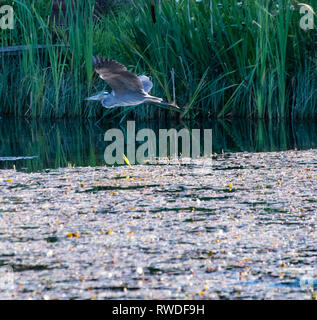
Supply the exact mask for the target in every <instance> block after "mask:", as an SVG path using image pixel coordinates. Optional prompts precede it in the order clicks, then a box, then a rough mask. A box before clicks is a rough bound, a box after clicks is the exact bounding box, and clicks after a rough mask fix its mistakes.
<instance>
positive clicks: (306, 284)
mask: <svg viewBox="0 0 317 320" xmlns="http://www.w3.org/2000/svg"><path fill="white" fill-rule="evenodd" d="M196 161H197V163H194V165H191V166H189V165H186V164H185V165H159V166H155V165H150V166H149V165H139V166H134V165H131V166H125V165H124V166H120V167H106V166H103V167H86V168H82V167H77V168H61V169H57V170H53V169H52V170H50V171H49V172H39V173H31V174H28V173H24V172H19V171H16V170H1V171H0V203H1V209H0V211H1V214H0V242H1V252H0V267H1V266H4V265H9V266H12V268H13V271H14V284H15V286H14V290H12V291H10V292H6V293H5V292H3V291H1V288H0V298H1V296H2V295H3V294H10V298H11V299H38V298H45V299H91V298H94V299H105V298H117V299H196V298H199V299H211V298H212V299H312V298H313V297H314V296H315V295H316V290H317V287H316V283H317V275H316V270H315V261H316V246H317V237H316V232H315V226H316V219H317V216H316V213H317V202H316V196H315V195H316V193H317V184H316V181H317V150H307V151H287V152H269V153H246V152H245V153H235V154H223V155H218V156H217V157H216V158H214V159H212V160H211V159H209V160H205V161H204V164H205V165H207V164H209V165H208V166H207V167H208V169H207V170H208V173H209V174H208V175H205V174H204V173H203V172H204V170H206V169H205V168H206V167H204V166H203V165H202V164H201V163H200V162H199V160H196ZM208 162H210V163H208ZM232 163H235V164H236V166H237V167H240V166H242V165H243V166H244V170H240V169H234V168H231V169H230V170H221V169H226V168H228V167H231V166H232ZM213 167H215V168H217V169H218V170H213ZM127 176H129V178H128V179H127V178H126V177H127ZM8 177H10V179H11V181H12V182H10V183H8V182H7V181H6V180H8ZM134 178H137V179H134ZM154 181H155V184H153V182H154ZM34 183H36V185H35V184H34ZM18 184H19V185H34V186H36V187H34V188H33V187H32V188H28V189H25V188H11V187H12V185H18ZM267 186H270V188H267ZM229 189H232V191H231V192H229ZM85 190H87V191H92V190H93V192H83V191H85ZM17 199H21V201H17Z"/></svg>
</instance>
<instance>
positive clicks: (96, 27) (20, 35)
mask: <svg viewBox="0 0 317 320" xmlns="http://www.w3.org/2000/svg"><path fill="white" fill-rule="evenodd" d="M13 2H14V5H15V10H16V11H17V12H16V16H17V17H18V19H17V21H16V24H17V27H16V28H15V30H13V31H10V32H8V30H5V31H2V32H4V33H3V35H4V36H3V37H1V39H0V42H1V45H2V46H7V45H16V44H27V45H28V46H29V49H28V50H27V51H25V52H23V54H22V55H20V56H4V55H2V57H0V60H1V61H0V65H1V66H2V69H3V71H2V72H1V73H0V78H1V79H0V80H1V83H0V97H1V98H2V101H4V103H3V104H2V106H0V112H1V113H2V114H14V115H20V116H23V115H32V116H40V117H52V118H56V117H65V116H68V117H72V116H85V117H95V116H98V117H100V115H101V114H103V116H106V117H110V118H114V117H118V118H121V119H123V118H126V117H129V116H131V117H132V116H133V117H134V118H138V119H143V120H145V119H153V118H158V117H160V118H164V117H166V116H167V117H174V116H176V115H177V114H175V113H172V112H166V111H165V110H164V109H160V108H157V107H155V106H151V107H150V106H138V107H137V108H135V107H131V108H124V109H114V110H105V109H102V108H101V107H100V105H92V104H91V103H90V104H86V103H83V98H84V97H85V96H87V95H89V94H90V93H92V92H94V91H99V90H101V89H103V88H104V86H105V85H104V83H103V82H102V81H101V80H100V79H98V78H97V77H96V76H95V75H94V74H93V70H92V64H91V60H92V59H91V57H92V55H93V54H95V55H102V56H107V57H110V58H114V59H116V60H118V61H120V62H121V63H123V64H125V65H126V66H127V67H128V68H129V69H130V70H131V71H133V72H136V73H138V74H141V73H144V74H147V75H149V76H150V77H151V78H152V80H153V82H154V88H153V92H152V93H153V94H154V95H158V96H162V97H163V98H164V99H165V100H168V101H171V100H172V99H173V93H172V88H173V86H172V82H171V71H172V69H174V70H175V85H176V88H175V89H176V98H177V103H178V104H179V105H181V106H183V107H184V109H185V112H184V114H185V115H184V116H185V118H188V119H195V118H204V119H206V118H216V117H218V118H223V117H243V118H248V117H249V118H270V119H271V118H288V117H293V118H308V117H314V116H316V105H317V104H316V99H317V98H316V97H317V92H316V91H317V87H316V81H317V49H316V46H315V45H314V44H315V43H316V40H317V33H316V30H307V31H304V30H302V29H301V28H300V27H299V21H300V18H301V15H300V14H299V6H298V3H297V1H292V0H270V1H267V0H246V1H243V2H233V1H231V0H222V1H221V2H220V1H219V2H216V1H210V0H202V1H199V2H198V1H195V0H179V1H173V0H170V1H153V3H155V13H156V23H155V24H154V23H153V21H152V16H151V7H150V5H151V2H150V1H146V0H139V1H133V0H129V1H128V0H126V1H122V3H121V5H120V10H115V11H113V12H110V13H109V14H107V15H105V16H104V15H102V16H99V17H97V18H96V17H94V15H93V12H92V6H93V3H94V2H95V1H94V0H90V1H85V2H79V5H78V7H77V8H74V10H76V12H75V13H76V14H75V15H76V19H73V18H72V17H73V16H74V13H73V9H72V7H71V6H69V8H68V10H67V15H68V18H69V19H70V20H69V21H70V25H69V27H68V28H66V27H59V28H57V27H52V25H51V23H50V19H49V15H48V12H49V11H50V6H51V3H50V2H47V1H31V4H29V1H22V0H20V1H18V0H16V1H13ZM26 3H27V4H26ZM306 3H308V4H310V5H312V6H314V4H313V1H312V0H310V1H306ZM211 4H212V5H211ZM315 22H316V24H317V19H315ZM0 32H1V31H0ZM55 38H57V40H56V39H55ZM53 40H54V41H53ZM54 42H57V43H59V44H65V47H62V48H56V47H52V46H51V44H52V43H54ZM37 44H46V45H47V47H48V49H47V50H38V49H34V46H35V45H37Z"/></svg>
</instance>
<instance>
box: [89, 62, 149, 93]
mask: <svg viewBox="0 0 317 320" xmlns="http://www.w3.org/2000/svg"><path fill="white" fill-rule="evenodd" d="M93 64H94V68H95V71H96V72H97V73H98V74H99V76H100V78H101V79H103V80H105V81H106V82H107V83H108V84H109V86H110V87H111V88H112V90H113V91H114V92H115V94H116V95H117V94H121V93H122V94H123V93H127V92H140V93H141V92H142V91H143V85H142V82H141V80H140V79H139V78H138V77H137V76H136V75H135V74H133V73H132V72H130V71H128V69H127V68H126V67H125V66H124V65H122V64H121V63H119V62H117V61H115V60H111V59H103V58H98V57H96V58H94V60H93Z"/></svg>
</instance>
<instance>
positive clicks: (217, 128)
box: [0, 119, 317, 172]
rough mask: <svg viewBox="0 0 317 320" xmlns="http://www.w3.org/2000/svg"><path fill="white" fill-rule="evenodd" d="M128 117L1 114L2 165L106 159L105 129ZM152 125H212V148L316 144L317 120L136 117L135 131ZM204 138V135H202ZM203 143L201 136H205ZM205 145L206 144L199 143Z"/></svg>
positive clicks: (32, 166) (38, 166)
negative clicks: (185, 120) (36, 118)
mask: <svg viewBox="0 0 317 320" xmlns="http://www.w3.org/2000/svg"><path fill="white" fill-rule="evenodd" d="M126 126H127V123H126V122H125V123H122V125H121V124H118V123H116V122H103V123H101V122H100V123H95V122H93V121H78V120H72V121H55V122H49V121H28V120H16V119H0V169H12V168H13V166H15V167H16V169H17V170H23V171H27V172H34V171H40V170H43V169H47V168H60V167H67V166H70V165H72V166H96V165H105V160H104V151H105V148H106V146H107V142H105V141H104V135H105V132H106V131H107V130H108V129H111V128H119V129H120V130H121V131H122V132H123V133H124V134H125V135H126ZM142 128H150V129H152V130H153V131H154V132H155V134H156V135H157V136H158V131H159V129H160V128H163V129H170V128H175V129H177V130H178V131H179V130H180V129H182V128H188V129H189V130H192V129H204V128H205V129H212V151H213V152H215V153H222V152H243V151H249V152H268V151H285V150H290V149H299V150H305V149H310V148H317V125H316V123H315V122H294V123H292V124H286V123H285V122H271V123H266V122H264V121H245V120H244V121H242V120H235V121H215V122H209V123H203V124H202V123H200V122H196V123H195V122H193V123H186V124H185V123H168V124H167V123H164V122H150V123H136V131H138V130H140V129H142ZM201 140H202V138H201ZM201 144H203V141H201ZM201 150H203V148H202V147H201Z"/></svg>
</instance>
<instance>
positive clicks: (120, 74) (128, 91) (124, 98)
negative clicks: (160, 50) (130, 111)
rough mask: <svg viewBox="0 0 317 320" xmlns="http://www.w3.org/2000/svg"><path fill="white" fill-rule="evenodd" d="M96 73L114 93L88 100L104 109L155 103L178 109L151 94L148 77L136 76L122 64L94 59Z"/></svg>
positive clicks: (104, 93)
mask: <svg viewBox="0 0 317 320" xmlns="http://www.w3.org/2000/svg"><path fill="white" fill-rule="evenodd" d="M93 65H94V69H95V71H96V72H97V73H98V74H99V76H100V78H101V79H103V80H105V81H106V82H107V83H108V85H109V86H110V87H111V88H112V90H113V91H112V92H111V93H108V92H102V93H100V94H98V95H96V96H92V97H89V98H87V99H86V100H99V101H101V103H102V105H103V107H105V108H113V107H119V106H121V107H124V106H135V105H138V104H141V103H154V104H157V105H164V106H171V107H175V108H178V106H177V105H176V104H174V103H165V102H162V101H163V99H161V98H158V97H154V96H151V95H150V94H149V92H150V90H151V89H152V87H153V83H152V82H151V81H150V79H149V78H148V77H147V76H144V75H142V76H136V75H135V74H133V73H132V72H130V71H128V69H127V68H126V67H125V66H124V65H122V64H121V63H119V62H117V61H115V60H111V59H107V58H106V59H104V58H99V57H94V58H93Z"/></svg>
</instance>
